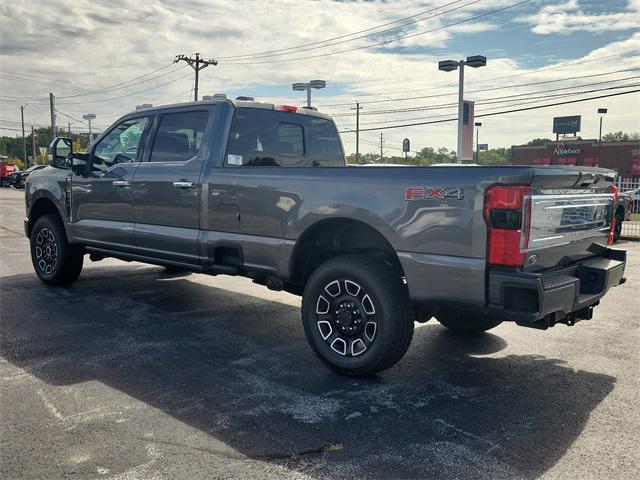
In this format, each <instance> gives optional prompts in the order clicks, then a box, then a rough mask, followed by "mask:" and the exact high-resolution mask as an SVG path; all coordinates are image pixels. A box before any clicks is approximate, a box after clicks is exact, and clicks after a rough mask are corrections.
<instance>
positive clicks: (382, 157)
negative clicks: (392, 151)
mask: <svg viewBox="0 0 640 480" xmlns="http://www.w3.org/2000/svg"><path fill="white" fill-rule="evenodd" d="M383 145H384V140H383V139H382V132H380V163H383V162H384V153H383V151H382V146H383Z"/></svg>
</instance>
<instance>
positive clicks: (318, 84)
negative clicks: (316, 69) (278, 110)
mask: <svg viewBox="0 0 640 480" xmlns="http://www.w3.org/2000/svg"><path fill="white" fill-rule="evenodd" d="M326 86H327V82H325V81H324V80H311V81H310V82H297V83H294V84H293V85H292V87H293V89H294V90H296V91H305V90H306V91H307V108H311V89H312V88H315V89H319V88H325V87H326Z"/></svg>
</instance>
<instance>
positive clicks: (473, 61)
mask: <svg viewBox="0 0 640 480" xmlns="http://www.w3.org/2000/svg"><path fill="white" fill-rule="evenodd" d="M486 64H487V57H485V56H482V55H473V56H471V57H467V59H466V60H460V61H455V60H443V61H441V62H438V70H442V71H443V72H452V71H453V70H455V69H460V72H459V78H458V151H457V152H456V157H457V161H458V163H462V130H463V127H464V66H465V65H469V66H470V67H472V68H479V67H484V66H485V65H486ZM472 135H473V134H472ZM472 141H473V139H472Z"/></svg>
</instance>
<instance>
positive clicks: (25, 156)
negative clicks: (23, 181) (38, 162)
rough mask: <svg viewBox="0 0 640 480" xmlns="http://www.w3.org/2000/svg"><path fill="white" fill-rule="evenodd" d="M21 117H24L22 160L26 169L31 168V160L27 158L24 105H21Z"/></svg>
mask: <svg viewBox="0 0 640 480" xmlns="http://www.w3.org/2000/svg"><path fill="white" fill-rule="evenodd" d="M20 118H21V119H22V153H23V154H24V155H22V161H23V166H24V169H25V170H26V169H27V168H29V162H28V160H27V137H25V136H24V105H20Z"/></svg>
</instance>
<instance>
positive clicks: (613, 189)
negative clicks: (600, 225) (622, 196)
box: [607, 185, 618, 245]
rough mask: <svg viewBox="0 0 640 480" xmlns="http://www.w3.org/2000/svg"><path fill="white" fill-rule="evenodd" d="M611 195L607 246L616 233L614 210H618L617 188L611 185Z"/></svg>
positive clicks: (611, 242)
mask: <svg viewBox="0 0 640 480" xmlns="http://www.w3.org/2000/svg"><path fill="white" fill-rule="evenodd" d="M611 193H612V194H613V211H612V212H611V228H609V238H607V245H611V244H613V238H614V235H615V231H616V213H615V212H616V209H617V208H618V187H616V186H615V185H611Z"/></svg>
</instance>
